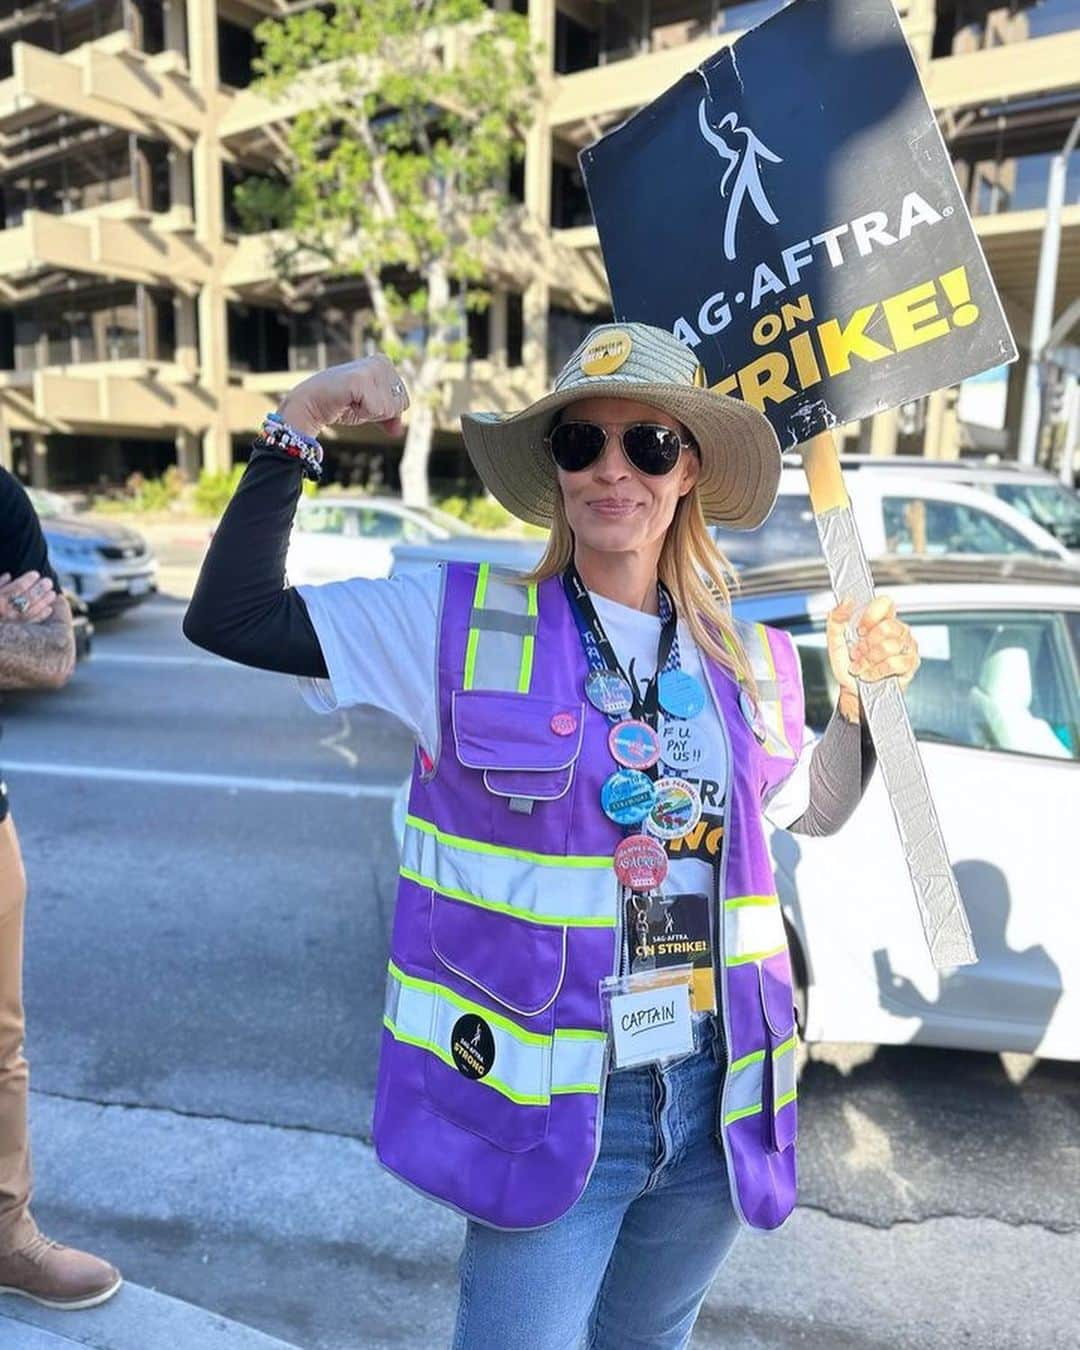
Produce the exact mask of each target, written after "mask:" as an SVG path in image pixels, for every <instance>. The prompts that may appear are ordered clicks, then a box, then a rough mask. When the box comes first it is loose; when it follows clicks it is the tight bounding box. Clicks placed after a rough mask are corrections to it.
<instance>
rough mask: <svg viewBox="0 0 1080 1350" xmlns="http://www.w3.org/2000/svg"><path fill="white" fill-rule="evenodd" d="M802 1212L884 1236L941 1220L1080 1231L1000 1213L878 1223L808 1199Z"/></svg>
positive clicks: (1061, 1233)
mask: <svg viewBox="0 0 1080 1350" xmlns="http://www.w3.org/2000/svg"><path fill="white" fill-rule="evenodd" d="M799 1209H808V1210H811V1211H812V1212H813V1213H815V1214H824V1215H826V1216H827V1217H828V1218H830V1219H837V1220H839V1221H840V1222H841V1223H853V1224H858V1225H859V1227H860V1228H871V1229H874V1230H876V1231H877V1232H881V1233H890V1232H892V1231H893V1230H894V1229H896V1228H917V1227H919V1226H920V1225H921V1224H925V1223H935V1222H937V1221H939V1220H942V1219H959V1220H961V1221H966V1222H968V1223H997V1224H1001V1225H1002V1226H1004V1227H1006V1228H1036V1229H1038V1230H1039V1231H1040V1232H1043V1233H1053V1234H1055V1235H1056V1236H1058V1237H1069V1236H1071V1235H1073V1234H1075V1233H1078V1232H1080V1225H1077V1224H1074V1223H1054V1222H1053V1221H1052V1220H1044V1219H1010V1218H1005V1217H1003V1216H1002V1215H1000V1214H965V1213H963V1212H961V1211H959V1210H934V1211H932V1212H928V1213H926V1214H916V1215H911V1216H910V1217H908V1216H901V1217H899V1218H894V1219H880V1220H879V1219H870V1218H867V1217H866V1216H865V1215H863V1214H853V1213H851V1211H849V1210H844V1209H837V1208H834V1207H832V1206H830V1205H821V1204H814V1203H813V1202H811V1201H806V1200H800V1201H799Z"/></svg>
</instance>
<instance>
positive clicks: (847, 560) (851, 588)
mask: <svg viewBox="0 0 1080 1350" xmlns="http://www.w3.org/2000/svg"><path fill="white" fill-rule="evenodd" d="M814 518H815V520H816V522H817V527H818V535H819V537H820V539H821V547H822V551H823V553H824V554H825V561H826V563H827V564H828V568H829V578H830V580H831V582H832V588H833V592H834V594H835V595H836V596H837V599H838V600H840V599H843V598H847V597H850V598H851V599H853V600H854V601H855V605H856V611H855V614H854V615H853V616H852V619H851V622H850V624H849V625H848V635H849V637H850V636H853V633H854V627H855V625H856V623H857V622H858V618H859V615H860V614H861V612H862V610H863V608H864V607H865V606H866V605H868V604H869V603H870V601H871V600H872V599H873V597H874V580H873V576H872V575H871V572H870V566H869V564H868V563H867V561H866V554H865V552H864V551H863V546H862V540H861V539H860V538H859V532H858V529H857V527H856V525H855V517H854V513H853V512H852V510H851V507H850V506H839V507H834V508H832V509H827V510H824V511H822V512H821V513H820V514H817V515H815V517H814ZM859 698H860V701H861V703H862V708H863V712H864V715H865V717H866V721H867V725H868V726H869V728H870V735H871V737H872V739H873V742H874V749H875V751H876V752H877V758H878V764H879V765H880V769H881V776H882V778H883V779H884V780H885V788H886V790H887V792H888V794H889V805H890V806H891V808H892V813H893V818H894V819H895V821H896V828H897V831H898V833H899V835H900V843H901V846H902V848H903V850H904V859H905V861H906V862H907V867H908V872H909V874H910V876H911V884H912V886H913V888H914V891H915V900H916V903H917V905H918V908H919V918H920V919H921V921H922V928H923V934H924V935H925V937H926V945H927V947H928V948H929V950H930V957H931V959H932V961H933V963H934V966H935V967H936V968H937V969H938V970H944V969H946V968H950V967H952V966H967V965H971V964H973V963H974V962H975V961H976V960H978V957H977V956H976V953H975V944H974V942H973V941H972V938H971V925H970V923H969V922H968V917H967V913H966V911H965V909H964V902H963V899H962V898H961V895H960V888H959V887H958V886H957V884H956V877H955V875H954V874H953V870H952V864H951V863H950V862H949V855H948V852H947V850H946V848H945V839H944V836H943V835H942V833H941V824H940V822H939V821H938V815H937V811H936V810H935V809H934V801H933V798H932V796H931V795H930V784H929V783H928V782H927V778H926V770H925V769H924V767H923V762H922V758H921V756H920V755H919V747H918V745H917V743H916V741H915V733H914V732H913V731H912V729H911V720H910V718H909V717H908V711H907V705H906V704H905V703H904V695H903V693H902V692H901V690H900V684H899V681H898V680H897V679H896V677H895V676H892V677H890V678H888V679H885V680H876V681H874V682H872V683H869V684H868V683H865V682H863V681H862V680H860V681H859Z"/></svg>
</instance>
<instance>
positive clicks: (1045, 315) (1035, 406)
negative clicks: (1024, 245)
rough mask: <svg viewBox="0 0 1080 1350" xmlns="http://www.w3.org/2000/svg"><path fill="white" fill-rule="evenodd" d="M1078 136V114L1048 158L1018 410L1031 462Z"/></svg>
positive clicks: (1025, 455) (1023, 447) (1024, 458)
mask: <svg viewBox="0 0 1080 1350" xmlns="http://www.w3.org/2000/svg"><path fill="white" fill-rule="evenodd" d="M1077 137H1080V117H1078V118H1077V119H1076V121H1075V122H1074V123H1073V124H1072V130H1071V131H1070V132H1069V134H1068V136H1067V137H1066V140H1065V144H1064V145H1063V146H1062V147H1061V149H1060V150H1059V151H1058V153H1057V154H1056V155H1055V156H1054V158H1053V159H1052V160H1051V161H1050V177H1049V179H1048V181H1047V184H1046V222H1045V224H1044V225H1043V235H1042V246H1041V247H1040V249H1039V274H1038V278H1037V279H1036V282H1035V307H1034V312H1033V313H1032V316H1031V343H1030V347H1029V350H1028V368H1027V376H1026V378H1025V380H1024V403H1023V408H1022V410H1021V413H1020V442H1019V447H1018V458H1019V460H1020V463H1021V464H1034V463H1035V455H1036V450H1037V449H1038V441H1039V428H1040V426H1041V424H1042V378H1041V374H1040V366H1041V363H1042V359H1043V353H1044V352H1045V350H1046V342H1047V339H1048V337H1049V336H1050V329H1051V327H1052V326H1053V322H1054V291H1055V289H1056V288H1057V267H1058V253H1059V252H1060V249H1061V208H1062V205H1063V204H1064V201H1065V175H1066V172H1067V170H1068V166H1069V156H1070V155H1071V154H1072V152H1073V148H1074V147H1075V145H1076V141H1077Z"/></svg>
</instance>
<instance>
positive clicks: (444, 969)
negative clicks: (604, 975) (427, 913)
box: [425, 892, 566, 1152]
mask: <svg viewBox="0 0 1080 1350" xmlns="http://www.w3.org/2000/svg"><path fill="white" fill-rule="evenodd" d="M430 941H431V950H432V954H433V956H434V958H435V967H436V974H435V990H436V996H435V997H434V998H433V1000H432V1009H431V1021H430V1030H429V1037H428V1039H429V1042H430V1044H431V1046H432V1048H433V1049H434V1050H435V1054H434V1055H429V1056H428V1057H427V1060H426V1062H425V1087H426V1092H427V1096H428V1100H429V1103H430V1105H431V1106H432V1108H433V1109H434V1110H435V1111H437V1112H438V1113H439V1114H440V1115H442V1116H444V1117H445V1118H446V1119H448V1120H451V1121H453V1122H454V1123H455V1124H457V1125H460V1126H462V1127H463V1128H464V1129H467V1130H470V1131H472V1132H473V1133H474V1134H478V1135H480V1136H481V1137H483V1138H485V1139H488V1140H490V1142H492V1143H493V1144H495V1145H497V1146H498V1147H499V1148H502V1149H505V1150H507V1151H509V1152H522V1151H524V1150H526V1149H529V1148H533V1147H534V1146H535V1145H537V1144H539V1143H540V1142H541V1141H542V1140H543V1139H544V1136H545V1135H546V1133H547V1128H548V1116H549V1113H550V1106H551V1093H552V1088H553V1086H556V1087H557V1085H553V1081H552V1064H553V1046H554V1041H555V1036H554V1028H555V1003H556V1000H557V998H558V996H559V992H560V990H561V989H562V985H563V981H564V979H565V976H566V929H565V928H562V927H554V926H549V925H546V924H535V923H529V922H526V921H524V920H521V919H516V918H513V917H512V916H510V915H506V914H500V913H496V912H492V911H486V910H481V909H478V907H477V906H475V905H471V904H467V903H464V902H462V901H459V900H454V899H451V898H449V897H448V896H444V895H440V894H439V893H438V892H432V896H431V921H430Z"/></svg>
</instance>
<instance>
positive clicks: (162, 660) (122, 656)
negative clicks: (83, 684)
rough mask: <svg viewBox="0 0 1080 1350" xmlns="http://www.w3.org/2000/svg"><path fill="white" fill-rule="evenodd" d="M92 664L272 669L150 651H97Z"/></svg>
mask: <svg viewBox="0 0 1080 1350" xmlns="http://www.w3.org/2000/svg"><path fill="white" fill-rule="evenodd" d="M90 664H91V665H92V666H206V667H208V668H210V669H213V670H246V671H248V672H251V673H254V674H256V675H271V674H273V673H274V672H273V671H266V670H254V668H253V667H252V666H242V665H238V664H237V662H235V661H223V660H221V658H220V657H216V656H155V655H153V654H152V653H151V652H99V651H98V650H97V649H96V648H95V650H94V651H93V652H92V653H91V654H90Z"/></svg>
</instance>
